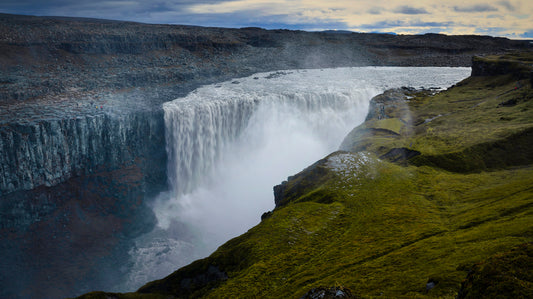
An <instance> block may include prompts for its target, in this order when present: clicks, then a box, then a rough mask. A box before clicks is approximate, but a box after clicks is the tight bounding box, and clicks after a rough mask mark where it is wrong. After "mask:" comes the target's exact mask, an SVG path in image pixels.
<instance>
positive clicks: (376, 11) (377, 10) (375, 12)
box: [367, 7, 384, 15]
mask: <svg viewBox="0 0 533 299" xmlns="http://www.w3.org/2000/svg"><path fill="white" fill-rule="evenodd" d="M383 10H384V9H383V8H381V7H372V8H370V9H369V10H368V11H367V12H368V13H369V14H371V15H380V14H381V12H382V11H383Z"/></svg>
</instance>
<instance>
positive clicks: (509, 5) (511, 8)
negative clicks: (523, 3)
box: [498, 0, 516, 11]
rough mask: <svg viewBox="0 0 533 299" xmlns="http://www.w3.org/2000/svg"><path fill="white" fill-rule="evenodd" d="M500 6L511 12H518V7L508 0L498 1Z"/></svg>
mask: <svg viewBox="0 0 533 299" xmlns="http://www.w3.org/2000/svg"><path fill="white" fill-rule="evenodd" d="M498 4H499V5H501V6H503V7H505V8H507V10H509V11H515V10H516V7H515V6H514V5H513V4H512V3H511V2H509V1H507V0H503V1H498Z"/></svg>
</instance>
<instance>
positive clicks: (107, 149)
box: [0, 112, 166, 196]
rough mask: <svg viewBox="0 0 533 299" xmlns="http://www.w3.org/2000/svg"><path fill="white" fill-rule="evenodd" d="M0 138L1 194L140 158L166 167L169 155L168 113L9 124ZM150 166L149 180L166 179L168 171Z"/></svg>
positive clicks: (114, 166) (148, 165)
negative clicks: (165, 128) (167, 143)
mask: <svg viewBox="0 0 533 299" xmlns="http://www.w3.org/2000/svg"><path fill="white" fill-rule="evenodd" d="M0 136H1V140H0V171H1V172H2V177H1V178H0V196H1V195H3V194H7V193H10V192H13V191H18V190H31V189H33V188H36V187H38V186H48V187H50V186H54V185H57V184H59V183H62V182H64V181H66V180H67V179H69V178H70V177H73V176H80V175H89V174H91V173H94V172H97V171H103V170H108V171H109V170H112V169H118V168H120V167H122V166H124V165H131V164H133V163H136V162H135V159H144V160H146V159H150V160H152V161H159V163H158V164H160V163H161V162H162V164H160V165H164V161H165V157H166V153H165V150H164V149H165V147H164V144H165V139H164V124H163V118H162V112H158V113H157V112H150V113H135V114H128V115H124V116H121V117H113V116H109V115H105V114H99V115H95V116H85V117H79V118H74V119H57V120H48V121H39V122H34V123H28V124H7V125H5V126H2V127H1V128H0ZM144 166H145V167H146V168H145V169H144V170H145V171H146V172H145V174H146V177H149V178H150V179H151V180H154V181H157V180H163V181H164V175H165V174H164V170H163V171H162V169H154V168H153V165H150V163H145V164H144Z"/></svg>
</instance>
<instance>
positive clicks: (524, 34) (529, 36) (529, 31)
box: [520, 29, 533, 38]
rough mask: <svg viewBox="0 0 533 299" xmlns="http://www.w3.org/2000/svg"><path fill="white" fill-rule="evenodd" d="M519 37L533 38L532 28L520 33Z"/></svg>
mask: <svg viewBox="0 0 533 299" xmlns="http://www.w3.org/2000/svg"><path fill="white" fill-rule="evenodd" d="M520 37H521V38H533V29H531V30H528V31H526V32H524V33H522V34H521V35H520Z"/></svg>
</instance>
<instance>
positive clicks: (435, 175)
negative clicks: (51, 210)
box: [85, 53, 533, 298]
mask: <svg viewBox="0 0 533 299" xmlns="http://www.w3.org/2000/svg"><path fill="white" fill-rule="evenodd" d="M521 55H522V56H514V59H518V58H519V57H526V58H527V57H530V56H531V53H526V54H521ZM526 58H524V59H526ZM499 59H503V58H498V57H489V58H486V60H483V63H484V64H485V65H486V64H490V62H491V61H492V60H494V61H499ZM505 59H510V58H509V57H508V56H507V57H505ZM527 59H528V58H527ZM527 59H526V60H527ZM520 66H521V67H522V66H523V63H520ZM519 73H520V74H524V71H523V70H522V69H521V70H520V72H519ZM530 80H531V79H530V78H526V77H524V76H522V75H520V76H515V75H514V74H512V73H505V74H498V75H496V76H477V77H476V76H474V77H470V78H468V79H466V80H465V81H463V82H461V83H459V84H457V85H456V86H454V87H453V88H450V89H449V90H447V91H444V92H441V93H438V94H434V95H433V94H432V93H431V92H421V93H417V92H413V91H409V92H404V94H405V93H407V94H408V95H409V97H405V96H404V97H403V98H401V95H398V94H396V95H394V96H391V97H393V98H394V99H395V101H397V102H396V103H395V105H394V106H395V108H394V107H392V106H390V105H389V106H387V100H386V99H382V100H383V101H382V104H383V105H384V106H383V105H381V104H379V103H378V104H376V106H375V107H374V108H376V109H377V110H376V111H377V112H378V113H372V111H371V113H370V114H369V118H368V119H367V121H366V122H365V123H364V124H363V125H362V126H360V127H358V128H356V129H354V131H353V132H351V133H350V135H349V136H348V137H347V140H345V142H344V143H343V149H344V150H345V151H339V152H336V153H333V154H331V155H329V156H328V157H326V158H324V159H322V160H320V161H318V162H317V163H315V164H314V165H312V166H311V167H309V168H308V169H306V170H304V171H303V172H301V173H300V174H298V175H296V176H294V177H292V178H290V179H289V180H288V182H284V183H283V184H282V185H280V186H277V187H276V188H277V190H276V209H275V210H274V211H273V212H272V213H271V214H270V215H269V216H268V217H264V220H263V221H262V222H261V223H260V224H259V225H257V226H255V227H253V228H252V229H250V230H249V231H248V232H247V233H245V234H243V235H241V236H239V237H237V238H235V239H232V240H230V241H229V242H227V243H226V244H224V245H222V246H221V247H220V248H219V249H218V250H217V251H216V252H215V253H213V254H212V255H211V256H209V257H208V258H206V259H203V260H199V261H196V262H194V263H192V264H191V265H189V266H186V267H184V268H182V269H180V270H178V271H176V272H175V273H173V274H171V275H169V276H168V277H166V278H164V279H162V280H158V281H154V282H151V283H149V284H147V285H146V286H144V287H142V288H141V289H140V290H139V291H138V293H132V294H105V296H111V298H113V296H115V297H116V298H135V296H140V297H139V298H151V297H148V296H154V298H159V297H160V298H174V297H191V298H196V297H206V298H300V297H301V296H303V295H305V294H307V293H308V292H309V291H310V290H311V289H313V288H319V287H326V288H329V287H340V288H343V289H344V288H347V289H349V290H350V292H351V294H353V295H354V296H361V297H364V298H372V297H378V296H384V297H387V298H426V297H427V298H455V297H456V296H457V295H458V293H459V290H460V289H461V284H462V282H463V281H464V280H465V278H466V277H467V274H468V273H469V271H470V270H472V268H473V266H474V265H475V264H476V263H480V262H482V261H484V260H486V259H488V258H490V257H491V256H494V255H497V254H500V253H502V252H508V251H509V250H511V249H512V248H514V247H516V246H520V245H521V244H527V243H531V242H533V155H532V148H533V144H532V142H533V100H532V98H533V92H532V87H531V82H530ZM410 97H412V98H410ZM380 105H381V106H383V108H381V106H380ZM522 246H529V245H522ZM529 261H530V260H529ZM530 262H531V261H530ZM526 267H529V266H526ZM530 278H531V277H530V276H527V277H526V278H524V281H525V282H523V283H522V285H527V283H531V281H529V282H527V279H530ZM520 286H521V284H519V283H518V284H514V287H515V288H520ZM89 295H91V294H88V295H86V296H89ZM100 295H101V296H104V294H102V293H98V294H96V293H92V296H93V297H85V298H104V297H98V296H100ZM144 296H146V297H144ZM488 296H490V294H489V295H488Z"/></svg>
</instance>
